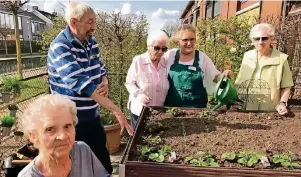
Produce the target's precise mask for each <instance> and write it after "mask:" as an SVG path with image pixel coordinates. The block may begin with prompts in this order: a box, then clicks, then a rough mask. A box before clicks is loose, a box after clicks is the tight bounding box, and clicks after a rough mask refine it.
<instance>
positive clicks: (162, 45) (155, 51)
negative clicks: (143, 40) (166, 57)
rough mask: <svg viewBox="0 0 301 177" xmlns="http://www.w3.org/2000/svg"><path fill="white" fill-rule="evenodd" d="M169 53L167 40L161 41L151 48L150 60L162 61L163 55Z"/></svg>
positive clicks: (154, 43)
mask: <svg viewBox="0 0 301 177" xmlns="http://www.w3.org/2000/svg"><path fill="white" fill-rule="evenodd" d="M166 51H167V42H166V40H159V41H155V42H153V45H151V46H149V54H150V59H151V60H152V61H160V59H161V57H162V56H163V54H164V53H165V52H166Z"/></svg>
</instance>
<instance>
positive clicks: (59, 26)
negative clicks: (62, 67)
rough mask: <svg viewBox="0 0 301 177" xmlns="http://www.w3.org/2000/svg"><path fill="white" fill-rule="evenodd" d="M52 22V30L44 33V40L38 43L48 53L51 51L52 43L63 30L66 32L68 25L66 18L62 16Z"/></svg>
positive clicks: (42, 34) (42, 33)
mask: <svg viewBox="0 0 301 177" xmlns="http://www.w3.org/2000/svg"><path fill="white" fill-rule="evenodd" d="M52 22H53V27H52V29H50V30H45V31H42V32H41V36H42V40H40V41H38V44H39V45H41V46H42V50H43V51H47V50H48V49H49V47H50V44H51V42H52V41H53V40H54V38H55V37H56V36H57V35H58V34H59V33H60V32H61V31H62V30H64V28H66V25H67V23H66V22H65V20H64V17H63V16H62V15H60V14H58V15H57V16H56V17H54V19H53V20H52Z"/></svg>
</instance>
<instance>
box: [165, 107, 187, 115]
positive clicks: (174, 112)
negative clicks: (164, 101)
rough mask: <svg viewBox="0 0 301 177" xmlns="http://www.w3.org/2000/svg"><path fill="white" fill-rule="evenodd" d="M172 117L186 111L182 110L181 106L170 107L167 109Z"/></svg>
mask: <svg viewBox="0 0 301 177" xmlns="http://www.w3.org/2000/svg"><path fill="white" fill-rule="evenodd" d="M166 112H167V113H168V114H169V115H170V116H171V117H178V116H181V115H183V114H184V112H183V111H182V110H180V109H179V108H169V109H168V110H167V111H166Z"/></svg>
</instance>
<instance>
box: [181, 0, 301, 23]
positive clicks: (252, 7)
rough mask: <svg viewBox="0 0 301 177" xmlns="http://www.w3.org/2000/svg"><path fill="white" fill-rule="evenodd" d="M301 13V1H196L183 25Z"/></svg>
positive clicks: (185, 14)
mask: <svg viewBox="0 0 301 177" xmlns="http://www.w3.org/2000/svg"><path fill="white" fill-rule="evenodd" d="M299 13H301V1H286V0H283V1H279V0H278V1H271V0H236V1H235V0H217V1H214V0H210V1H209V0H196V1H189V2H188V3H187V5H186V7H185V9H184V11H183V12H182V14H181V16H180V19H181V20H182V23H188V24H194V25H196V24H197V22H198V21H199V20H200V19H206V18H222V19H228V18H230V17H231V16H235V15H236V16H240V15H257V16H258V17H261V18H264V17H267V16H273V17H281V16H282V14H285V16H284V17H286V16H287V15H289V14H299Z"/></svg>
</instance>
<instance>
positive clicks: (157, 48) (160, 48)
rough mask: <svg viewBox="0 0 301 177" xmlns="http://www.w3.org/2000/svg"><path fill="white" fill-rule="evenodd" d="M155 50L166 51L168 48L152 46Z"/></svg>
mask: <svg viewBox="0 0 301 177" xmlns="http://www.w3.org/2000/svg"><path fill="white" fill-rule="evenodd" d="M154 50H155V51H159V50H161V51H162V52H166V51H167V50H168V48H167V47H160V46H154Z"/></svg>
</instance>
